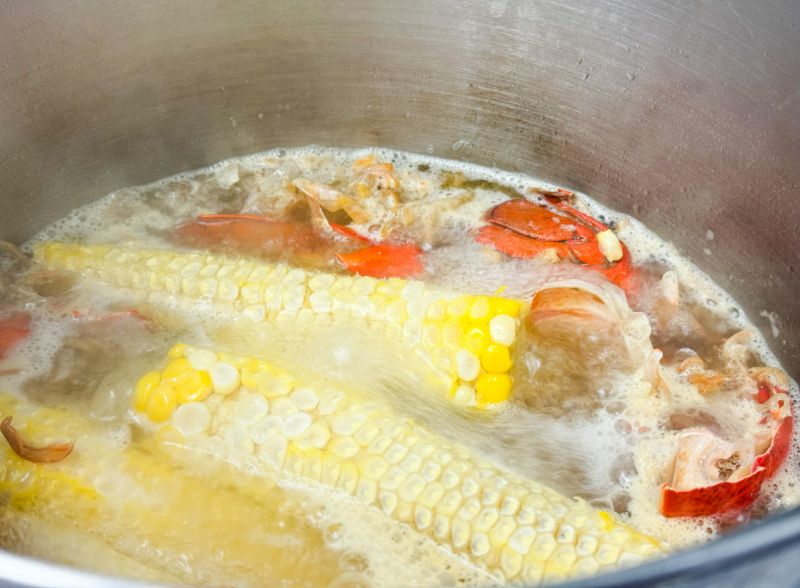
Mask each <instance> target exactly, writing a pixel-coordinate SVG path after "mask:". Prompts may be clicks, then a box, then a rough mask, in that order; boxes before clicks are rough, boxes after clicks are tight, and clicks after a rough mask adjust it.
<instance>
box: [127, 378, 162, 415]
mask: <svg viewBox="0 0 800 588" xmlns="http://www.w3.org/2000/svg"><path fill="white" fill-rule="evenodd" d="M160 383H161V374H160V373H159V372H147V373H146V374H145V375H143V376H142V377H141V378H140V379H139V383H138V384H136V392H135V394H134V396H133V407H134V408H135V409H136V410H138V411H139V412H144V409H145V407H146V406H147V401H148V399H149V398H150V395H151V394H152V393H153V390H154V389H155V388H156V386H158V385H159V384H160Z"/></svg>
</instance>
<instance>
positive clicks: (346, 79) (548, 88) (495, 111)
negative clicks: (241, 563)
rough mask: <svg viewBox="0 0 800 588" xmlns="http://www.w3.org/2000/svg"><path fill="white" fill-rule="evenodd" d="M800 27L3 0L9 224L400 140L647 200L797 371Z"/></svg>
mask: <svg viewBox="0 0 800 588" xmlns="http://www.w3.org/2000/svg"><path fill="white" fill-rule="evenodd" d="M798 30H800V4H798V2H796V1H792V0H786V1H778V0H764V1H760V2H747V1H744V0H741V1H736V0H698V1H696V2H691V3H688V2H687V3H677V2H675V3H673V2H663V1H659V0H635V1H634V0H590V1H587V0H561V1H559V0H527V1H518V0H467V1H462V2H444V1H430V0H411V1H407V2H400V3H399V2H388V1H385V2H370V1H367V0H357V1H349V2H345V1H341V0H339V1H334V2H324V1H314V0H294V1H292V0H273V1H271V2H238V3H235V4H234V3H228V2H212V1H208V2H197V1H189V0H172V1H171V2H168V3H164V2H152V1H148V2H143V1H140V2H123V1H121V0H107V1H104V2H99V1H98V2H91V1H86V0H73V1H71V2H60V1H52V0H51V1H38V2H27V1H24V0H18V1H5V2H3V3H1V4H0V56H2V57H0V104H2V108H0V153H2V155H3V156H2V158H1V159H0V179H1V180H2V187H3V189H2V192H0V237H1V238H3V239H8V240H13V241H20V240H23V239H25V238H26V237H27V236H29V235H30V234H31V233H32V232H33V231H35V230H36V229H37V228H39V227H41V226H42V225H43V224H44V223H45V222H47V221H50V220H53V219H55V218H58V217H60V216H62V215H63V214H64V213H65V212H67V211H68V210H70V209H71V208H73V207H74V206H76V205H78V204H82V203H84V202H87V201H89V200H91V199H95V198H97V197H99V196H102V195H103V194H105V193H107V192H109V191H110V190H112V189H115V188H119V187H121V186H125V185H131V184H138V183H143V182H148V181H151V180H155V179H157V178H160V177H163V176H166V175H169V174H173V173H175V172H178V171H181V170H186V169H192V168H196V167H199V166H203V165H206V164H209V163H212V162H214V161H217V160H220V159H223V158H226V157H231V156H236V155H242V154H246V153H252V152H255V151H260V150H263V149H267V148H270V147H274V146H280V145H284V146H296V145H303V144H307V143H321V144H328V145H343V146H355V145H387V146H392V147H396V148H399V149H405V150H409V151H416V152H422V153H432V154H434V155H437V156H441V157H448V158H456V159H464V160H468V161H472V162H476V163H481V164H489V165H497V166H499V167H502V168H507V169H512V170H519V171H525V172H530V173H532V174H535V175H539V176H541V177H543V178H545V179H548V180H551V181H553V182H557V183H560V184H562V185H565V186H568V187H572V188H576V189H579V190H582V191H585V192H587V193H589V194H591V195H593V196H595V197H597V198H598V199H599V200H601V201H604V202H606V203H608V204H610V205H611V206H613V207H615V208H617V209H619V210H622V211H624V212H629V213H632V214H634V215H635V216H637V217H638V218H640V219H641V220H642V221H644V222H645V223H646V224H647V225H648V226H650V227H651V228H652V229H654V230H656V231H657V232H658V233H660V234H661V235H662V236H663V237H666V238H668V239H670V240H672V241H674V242H675V243H676V244H677V245H678V246H679V248H680V249H681V250H682V251H683V252H684V253H685V254H686V255H688V256H689V257H690V258H692V259H693V260H695V261H696V262H697V263H698V264H699V265H700V266H701V267H702V268H703V269H705V270H706V271H708V272H709V274H710V275H711V276H712V277H713V278H714V279H716V280H717V281H718V282H719V283H720V284H721V285H722V286H724V287H725V288H727V289H728V290H729V291H731V292H732V293H733V294H734V295H736V296H737V298H738V299H739V300H740V301H741V302H742V303H744V305H745V306H746V307H747V309H748V313H749V314H750V316H751V317H752V318H753V319H754V320H755V322H756V323H757V324H758V325H759V326H761V327H764V328H765V332H766V334H767V338H768V340H769V341H770V343H771V345H772V347H773V349H774V350H775V351H776V352H777V353H778V354H779V355H780V356H781V357H782V359H783V360H784V361H785V365H786V366H787V367H788V368H789V369H790V371H791V372H792V373H793V375H794V376H795V377H797V376H798V375H800V359H798V358H799V357H800V355H799V354H798V351H800V301H798V296H797V290H798V287H799V286H800V276H799V275H798V272H799V271H800V270H799V269H798V249H797V246H796V245H795V231H796V228H797V227H798V225H800V206H798V205H797V204H796V199H797V197H798V191H799V190H798V186H799V185H800V140H799V138H800V82H799V81H798V80H800V34H798ZM708 231H712V232H713V235H714V238H713V240H709V239H708V238H707V235H709V233H708ZM760 313H775V315H776V319H775V320H776V324H775V327H776V330H775V331H773V330H772V329H770V325H769V322H768V321H767V318H766V314H765V315H764V316H761V315H760ZM790 520H793V523H789V524H788V527H787V528H788V531H787V535H786V536H784V540H785V541H788V540H789V539H787V538H786V537H790V538H791V537H795V539H796V536H797V535H798V534H800V522H798V520H797V517H794V519H791V518H790ZM792 525H793V526H792ZM748 533H749V535H748ZM748 536H752V537H754V538H753V539H752V541H754V542H756V541H757V542H759V544H760V545H764V542H765V541H766V542H768V541H769V537H770V534H769V533H766V534H765V533H762V534H761V535H758V536H755V535H754V534H753V532H746V533H743V534H740V535H737V539H738V538H739V537H748ZM784 544H785V543H784ZM718 545H722V546H724V545H725V542H724V541H723V542H721V543H719V544H718ZM715 548H717V547H716V546H715ZM709 557H712V556H709ZM713 557H717V556H713ZM737 561H738V560H737ZM735 563H736V562H733V564H735ZM733 564H731V565H733ZM695 571H697V570H695ZM698 573H699V572H698ZM13 576H14V570H13V567H12V568H9V567H7V566H3V568H2V569H0V577H6V578H7V577H13ZM753 577H758V576H757V575H756V576H753ZM790 580H791V579H790ZM1 584H2V583H1V582H0V585H1ZM36 585H40V584H36Z"/></svg>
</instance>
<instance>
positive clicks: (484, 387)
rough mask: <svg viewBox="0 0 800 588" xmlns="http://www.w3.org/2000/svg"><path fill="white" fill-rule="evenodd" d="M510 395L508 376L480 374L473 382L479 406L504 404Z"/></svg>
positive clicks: (509, 379) (509, 378)
mask: <svg viewBox="0 0 800 588" xmlns="http://www.w3.org/2000/svg"><path fill="white" fill-rule="evenodd" d="M510 393H511V377H510V376H509V375H508V374H481V375H480V376H479V377H478V380H477V382H475V396H476V399H477V401H478V402H480V403H481V404H494V403H496V402H505V401H506V400H508V396H509V394H510Z"/></svg>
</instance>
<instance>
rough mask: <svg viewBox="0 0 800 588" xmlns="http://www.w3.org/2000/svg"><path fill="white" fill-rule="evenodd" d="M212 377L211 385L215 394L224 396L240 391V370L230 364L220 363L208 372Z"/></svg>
mask: <svg viewBox="0 0 800 588" xmlns="http://www.w3.org/2000/svg"><path fill="white" fill-rule="evenodd" d="M208 373H209V375H210V376H211V383H212V385H213V386H214V392H216V393H217V394H222V395H223V396H225V395H227V394H231V393H233V392H235V391H236V390H238V389H239V384H240V379H239V370H237V369H236V368H235V367H233V366H232V365H231V364H229V363H225V362H224V361H218V362H217V363H215V364H214V365H213V366H211V369H210V370H208Z"/></svg>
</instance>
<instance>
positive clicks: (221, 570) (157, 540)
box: [0, 396, 343, 586]
mask: <svg viewBox="0 0 800 588" xmlns="http://www.w3.org/2000/svg"><path fill="white" fill-rule="evenodd" d="M0 414H2V415H5V414H13V415H14V421H15V422H16V423H17V424H18V426H20V428H21V429H22V430H23V431H24V432H25V434H26V436H31V435H33V438H35V439H40V440H43V439H46V438H47V437H49V436H52V435H53V434H55V435H58V438H63V435H65V434H66V435H68V436H70V437H71V438H73V439H77V443H76V449H75V451H74V452H73V453H72V454H71V455H70V456H69V457H68V458H67V459H66V460H64V461H63V462H59V463H52V464H36V463H31V462H28V461H25V460H23V459H21V458H20V457H18V456H17V455H15V454H14V453H13V452H12V451H11V449H9V448H8V446H7V445H6V444H5V442H4V441H3V440H2V438H0V510H2V511H3V515H4V516H6V517H10V518H11V519H12V520H13V518H14V516H15V514H18V513H19V514H21V515H22V516H32V517H35V518H38V519H43V520H46V521H48V522H49V523H52V524H54V525H60V526H61V527H63V528H64V529H69V528H74V529H75V530H76V531H79V532H84V531H85V532H89V533H92V534H93V535H94V536H96V537H98V538H99V539H100V540H101V541H102V542H103V543H104V544H106V545H108V547H109V548H110V549H113V550H114V551H117V552H119V553H123V554H125V555H127V556H129V557H130V558H132V559H134V560H137V561H139V562H141V563H142V564H144V565H145V566H147V567H148V568H150V569H153V570H159V571H160V572H161V573H162V574H163V573H166V574H168V575H169V576H170V577H171V578H172V583H184V582H193V583H194V582H199V583H202V584H204V585H211V584H213V585H241V584H245V585H261V586H263V585H270V584H272V583H273V582H274V579H275V577H289V578H294V579H296V580H297V581H298V582H299V583H303V582H305V583H306V584H307V585H327V584H328V583H329V582H332V581H333V580H335V578H336V577H337V576H338V574H340V573H341V572H342V571H343V570H342V568H341V567H340V562H339V559H340V558H339V557H338V555H337V554H336V553H335V552H333V551H331V550H328V549H326V548H325V546H324V542H323V538H322V533H321V532H320V531H318V530H317V529H314V528H313V527H311V526H310V525H308V524H307V523H305V522H303V520H302V518H303V517H304V516H306V515H307V513H305V512H303V511H302V510H301V509H300V508H299V507H298V508H297V513H298V514H297V515H292V514H291V513H292V510H291V502H290V501H291V500H292V498H291V496H289V495H288V494H287V493H285V492H284V491H282V490H281V489H279V488H277V487H276V486H275V485H274V484H267V483H265V481H264V480H258V481H257V480H252V479H249V478H247V477H239V479H238V481H237V480H235V479H231V476H230V473H232V472H230V471H226V470H225V469H224V467H223V468H222V469H221V470H220V471H219V472H216V471H206V470H204V471H203V474H204V475H203V476H202V477H200V476H197V477H195V476H192V475H190V474H189V473H188V472H186V471H184V470H181V469H179V468H176V467H174V465H173V464H171V463H170V462H169V460H167V459H165V454H164V453H163V452H161V451H160V450H159V446H158V444H157V443H155V442H154V441H155V440H153V439H150V440H145V441H144V442H143V443H142V444H139V445H136V446H131V447H129V448H127V449H125V450H119V449H115V448H113V447H111V448H110V447H109V437H108V436H107V435H105V434H103V433H102V431H99V430H98V429H97V427H96V426H95V425H94V424H93V423H92V422H91V421H90V420H88V419H86V418H84V417H82V416H80V415H78V414H77V413H74V412H71V411H66V410H53V409H47V408H41V407H35V406H33V405H29V404H27V403H22V404H20V403H18V402H16V401H15V400H13V399H10V398H8V397H3V396H0ZM234 473H235V472H234ZM226 474H227V475H226ZM236 482H238V483H236ZM165 512H168V513H170V516H164V513H165ZM253 521H261V522H262V524H263V525H264V528H266V529H268V530H269V532H265V533H258V532H252V533H242V529H248V528H251V527H252V524H253ZM176 522H178V524H176ZM65 556H66V557H67V558H69V561H70V562H72V563H73V564H74V563H81V564H82V563H84V562H82V561H81V560H80V559H78V560H76V559H74V558H73V557H74V554H69V553H68V554H65ZM48 557H59V554H48ZM303 561H304V562H305V563H302V562H303ZM86 563H88V564H89V566H90V567H92V564H91V562H86ZM115 571H116V572H117V573H118V572H119V571H120V570H115Z"/></svg>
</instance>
